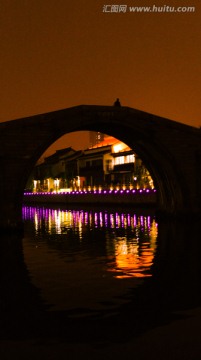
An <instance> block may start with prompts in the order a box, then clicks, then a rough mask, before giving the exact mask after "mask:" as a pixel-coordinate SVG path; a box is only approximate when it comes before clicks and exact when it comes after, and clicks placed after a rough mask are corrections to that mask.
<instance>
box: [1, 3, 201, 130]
mask: <svg viewBox="0 0 201 360" xmlns="http://www.w3.org/2000/svg"><path fill="white" fill-rule="evenodd" d="M110 3H111V4H127V5H128V6H131V5H132V6H137V5H138V6H148V5H149V6H152V5H153V4H155V5H158V6H159V5H160V6H161V5H164V4H166V5H170V6H173V5H176V6H179V5H180V6H189V5H191V6H195V12H194V13H152V14H150V13H144V14H142V13H138V14H137V13H135V14H134V13H129V12H127V13H103V11H102V8H103V5H105V4H108V1H107V0H87V1H86V0H76V1H70V0H58V1H55V0H26V1H23V0H1V3H0V44H1V57H0V72H1V73H0V78H1V86H0V102H1V104H0V121H7V120H11V119H16V118H21V117H26V116H30V115H33V114H39V113H45V112H49V111H53V110H58V109H62V108H67V107H71V106H75V105H81V104H89V105H90V104H97V105H112V104H113V102H114V100H115V99H116V98H117V97H119V98H120V100H121V102H122V105H125V106H129V107H132V108H136V109H140V110H144V111H147V112H150V113H153V114H156V115H160V116H162V117H167V118H169V119H172V120H176V121H179V122H182V123H186V124H189V125H193V126H200V125H201V101H200V89H201V1H200V0H185V1H184V0H168V1H166V2H164V1H161V0H160V1H158V0H153V1H152V0H143V1H142V0H126V1H119V0H117V1H112V2H109V4H110Z"/></svg>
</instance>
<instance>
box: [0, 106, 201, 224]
mask: <svg viewBox="0 0 201 360" xmlns="http://www.w3.org/2000/svg"><path fill="white" fill-rule="evenodd" d="M80 130H91V131H100V132H102V133H106V134H108V135H112V136H114V137H116V138H117V139H119V140H121V141H123V142H124V143H126V144H127V145H128V146H130V147H131V148H132V149H133V150H134V151H135V152H136V153H137V154H138V156H139V157H140V158H141V159H142V160H143V162H144V164H145V166H146V167H147V169H148V170H149V172H150V174H151V176H152V178H153V180H154V184H155V187H156V189H157V210H158V211H159V212H161V213H163V214H164V216H169V215H171V216H180V217H181V216H183V215H185V214H187V213H190V214H196V216H199V215H200V211H201V189H200V188H201V187H200V185H201V141H200V140H201V131H200V129H196V128H193V127H190V126H187V125H183V124H180V123H177V122H175V121H171V120H168V119H165V118H161V117H158V116H155V115H152V114H149V113H145V112H143V111H139V110H135V109H132V108H128V107H113V106H112V107H111V106H94V105H80V106H76V107H72V108H68V109H64V110H59V111H55V112H51V113H47V114H41V115H35V116H31V117H28V118H23V119H18V120H12V121H9V122H5V123H1V124H0V161H1V174H0V184H1V205H0V207H1V219H0V226H1V227H3V228H9V227H10V228H16V227H18V226H20V225H21V223H22V220H21V213H22V211H21V207H22V201H23V191H24V188H25V185H26V183H27V180H28V177H29V175H30V173H31V171H32V170H33V167H34V165H35V164H36V162H37V160H38V159H39V158H40V156H41V155H42V154H43V153H44V151H45V150H46V149H47V148H48V147H49V146H50V145H51V144H52V143H53V142H55V141H56V140H57V139H59V138H60V137H61V136H63V135H65V134H67V133H70V132H75V131H80Z"/></svg>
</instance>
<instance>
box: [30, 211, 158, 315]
mask: <svg viewBox="0 0 201 360" xmlns="http://www.w3.org/2000/svg"><path fill="white" fill-rule="evenodd" d="M23 218H24V222H25V236H24V242H23V244H24V256H25V262H26V264H27V267H28V269H29V271H30V274H31V277H32V281H33V282H34V284H35V285H36V286H37V287H39V288H41V289H42V292H43V295H44V297H45V298H46V301H47V302H48V303H52V304H54V306H53V307H54V308H59V309H61V308H69V307H70V308H72V307H83V306H90V307H92V303H93V305H94V303H104V302H107V303H108V302H111V303H112V301H113V300H114V297H118V296H121V295H123V293H125V292H126V290H127V289H128V288H130V287H135V286H137V285H138V284H139V283H140V281H142V278H144V277H147V276H151V265H152V264H153V260H154V254H155V250H156V240H157V223H156V221H155V219H154V217H153V216H151V215H146V216H145V215H136V213H134V212H131V211H129V212H128V211H124V210H122V211H119V210H118V211H112V210H102V211H95V210H90V211H86V210H73V209H72V210H69V209H55V208H54V209H52V208H46V207H32V206H24V207H23ZM139 280H140V281H139Z"/></svg>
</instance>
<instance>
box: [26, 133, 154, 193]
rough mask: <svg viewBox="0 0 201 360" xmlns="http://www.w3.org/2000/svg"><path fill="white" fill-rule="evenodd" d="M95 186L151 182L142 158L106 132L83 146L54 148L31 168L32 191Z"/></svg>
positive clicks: (147, 184)
mask: <svg viewBox="0 0 201 360" xmlns="http://www.w3.org/2000/svg"><path fill="white" fill-rule="evenodd" d="M99 187H101V188H117V187H118V188H153V187H154V186H153V180H152V178H151V176H150V174H149V172H148V170H147V169H146V168H145V166H144V165H143V163H142V160H141V159H140V158H139V157H138V156H137V155H136V154H135V153H134V151H133V150H132V149H130V148H129V147H128V146H127V145H126V144H124V143H122V142H121V141H119V140H117V139H115V138H113V137H110V136H106V138H105V139H104V140H103V141H100V142H99V143H98V144H96V145H94V146H92V147H90V148H88V149H86V150H78V151H76V150H74V149H73V148H71V147H69V148H65V149H61V150H58V151H56V152H55V153H54V154H53V155H51V156H49V157H46V158H45V161H44V162H43V163H41V164H39V165H36V166H35V168H34V173H33V181H32V191H35V192H36V191H56V192H57V191H62V190H63V191H64V190H65V191H66V190H68V191H70V190H72V189H83V188H86V189H87V188H99Z"/></svg>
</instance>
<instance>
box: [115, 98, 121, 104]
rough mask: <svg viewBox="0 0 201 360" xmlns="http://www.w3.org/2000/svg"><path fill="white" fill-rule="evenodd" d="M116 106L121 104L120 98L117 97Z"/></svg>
mask: <svg viewBox="0 0 201 360" xmlns="http://www.w3.org/2000/svg"><path fill="white" fill-rule="evenodd" d="M114 106H121V103H120V101H119V98H117V100H116V101H115V102H114Z"/></svg>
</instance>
